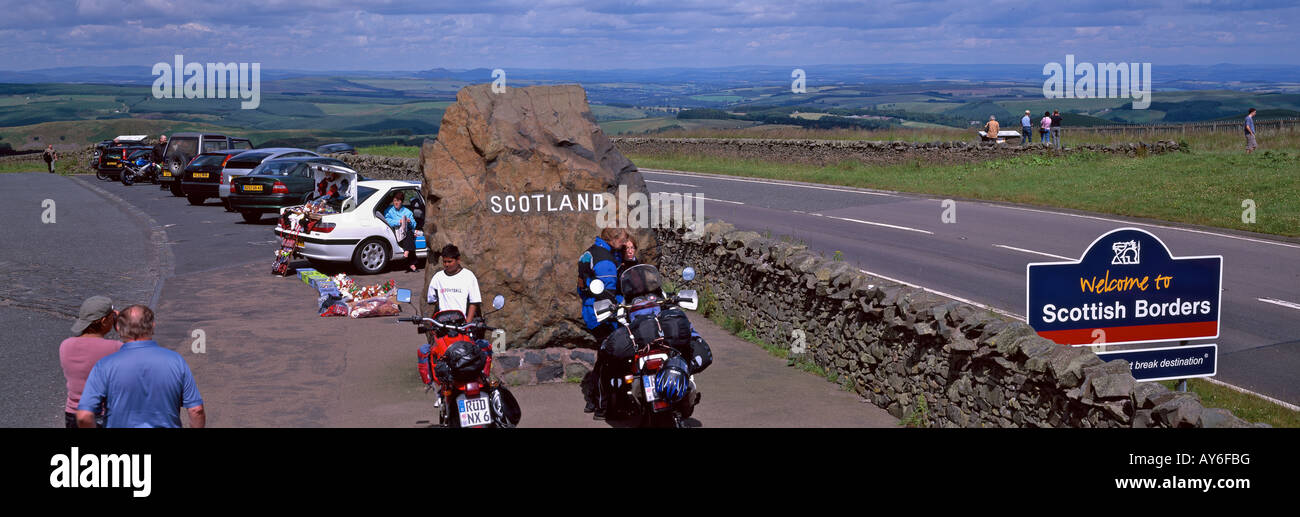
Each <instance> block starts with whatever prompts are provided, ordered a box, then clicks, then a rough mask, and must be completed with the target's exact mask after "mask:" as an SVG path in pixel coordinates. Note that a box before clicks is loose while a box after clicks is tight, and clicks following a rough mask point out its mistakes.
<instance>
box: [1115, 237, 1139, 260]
mask: <svg viewBox="0 0 1300 517" xmlns="http://www.w3.org/2000/svg"><path fill="white" fill-rule="evenodd" d="M1110 249H1111V250H1113V251H1114V252H1115V258H1114V259H1113V260H1111V261H1110V263H1111V264H1116V265H1128V264H1133V265H1136V264H1138V263H1140V260H1139V256H1138V253H1139V252H1140V251H1141V250H1142V248H1141V245H1139V244H1138V242H1137V241H1125V242H1116V243H1114V244H1111V245H1110Z"/></svg>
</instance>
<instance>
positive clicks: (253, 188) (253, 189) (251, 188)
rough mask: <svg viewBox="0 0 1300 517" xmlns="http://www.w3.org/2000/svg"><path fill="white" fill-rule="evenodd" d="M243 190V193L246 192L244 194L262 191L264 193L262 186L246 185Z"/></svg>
mask: <svg viewBox="0 0 1300 517" xmlns="http://www.w3.org/2000/svg"><path fill="white" fill-rule="evenodd" d="M242 188H243V191H244V192H261V191H262V186H261V185H244V186H243V187H242Z"/></svg>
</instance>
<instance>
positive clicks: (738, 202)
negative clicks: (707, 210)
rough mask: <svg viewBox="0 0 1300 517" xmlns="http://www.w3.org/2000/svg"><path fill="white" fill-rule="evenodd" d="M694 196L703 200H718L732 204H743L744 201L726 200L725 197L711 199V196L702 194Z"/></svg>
mask: <svg viewBox="0 0 1300 517" xmlns="http://www.w3.org/2000/svg"><path fill="white" fill-rule="evenodd" d="M695 197H697V198H700V199H703V200H705V201H717V202H719V203H731V204H733V205H743V204H744V203H741V202H740V201H727V200H725V199H713V198H711V197H704V196H695Z"/></svg>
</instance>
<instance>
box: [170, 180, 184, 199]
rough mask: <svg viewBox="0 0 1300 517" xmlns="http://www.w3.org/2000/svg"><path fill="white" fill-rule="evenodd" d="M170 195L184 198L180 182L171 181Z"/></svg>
mask: <svg viewBox="0 0 1300 517" xmlns="http://www.w3.org/2000/svg"><path fill="white" fill-rule="evenodd" d="M172 195H173V196H176V197H184V196H185V191H184V190H181V181H180V180H174V181H172Z"/></svg>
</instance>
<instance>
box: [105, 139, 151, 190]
mask: <svg viewBox="0 0 1300 517" xmlns="http://www.w3.org/2000/svg"><path fill="white" fill-rule="evenodd" d="M100 145H103V147H100V146H99V145H96V146H95V147H96V151H98V153H99V156H98V158H96V160H95V177H96V178H99V179H101V180H114V181H116V180H118V179H121V177H122V162H123V161H124V160H126V159H127V157H129V156H131V155H132V154H134V153H136V152H138V151H152V150H153V147H151V146H147V145H143V144H138V143H133V144H121V143H113V142H112V141H111V140H110V141H108V142H107V143H104V142H100Z"/></svg>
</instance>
